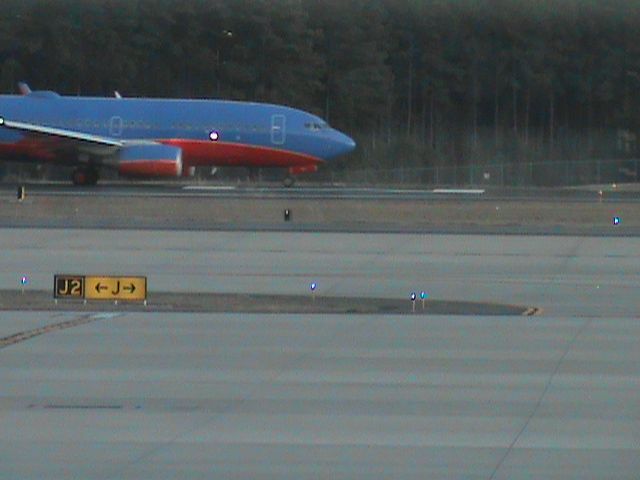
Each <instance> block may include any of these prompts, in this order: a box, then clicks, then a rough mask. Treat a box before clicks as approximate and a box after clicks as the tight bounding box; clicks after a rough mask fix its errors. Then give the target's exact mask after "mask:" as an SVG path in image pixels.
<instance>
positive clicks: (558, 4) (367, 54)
mask: <svg viewBox="0 0 640 480" xmlns="http://www.w3.org/2000/svg"><path fill="white" fill-rule="evenodd" d="M20 80H27V81H28V82H29V83H30V84H31V85H32V87H35V88H43V89H52V90H57V91H59V92H61V93H65V94H73V95H75V94H79V95H111V94H112V93H113V91H114V90H118V91H120V92H121V93H122V94H124V95H129V96H184V97H212V98H230V99H242V100H256V101H268V102H277V103H284V104H289V105H292V106H296V107H298V108H302V109H306V110H309V111H313V112H315V113H318V114H320V115H321V116H323V117H325V118H326V119H327V120H328V121H329V122H330V123H331V124H333V125H334V126H336V127H337V128H340V129H342V130H345V131H347V132H348V133H350V134H351V135H353V136H355V137H356V138H357V139H358V141H359V145H360V148H359V150H358V153H357V154H356V155H355V157H354V158H352V159H350V160H349V161H348V162H345V163H348V164H349V165H352V166H353V165H355V166H360V165H363V164H364V163H365V162H366V163H367V165H370V166H373V167H377V168H393V167H396V166H400V165H402V166H431V165H453V164H455V165H467V164H477V163H490V162H504V161H506V162H524V161H546V160H558V159H560V160H561V159H588V158H608V157H612V156H624V155H634V154H635V151H636V146H635V134H636V133H637V132H638V131H639V130H640V100H639V99H640V95H639V94H638V93H639V92H640V2H638V1H631V0H629V1H619V2H616V1H613V2H612V1H608V2H602V1H599V0H555V1H552V0H535V1H534V0H531V1H527V2H522V1H515V0H514V1H500V0H475V1H471V0H457V1H454V0H348V1H345V0H277V1H267V0H219V1H216V0H181V1H177V0H101V1H98V0H87V1H80V0H33V1H30V0H3V2H2V8H1V9H0V90H1V91H2V92H5V93H9V92H15V84H16V82H17V81H20Z"/></svg>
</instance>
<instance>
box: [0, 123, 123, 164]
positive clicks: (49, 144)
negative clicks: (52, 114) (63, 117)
mask: <svg viewBox="0 0 640 480" xmlns="http://www.w3.org/2000/svg"><path fill="white" fill-rule="evenodd" d="M0 127H4V128H9V129H12V130H18V131H21V132H24V133H26V134H27V135H28V136H29V137H31V138H32V139H33V140H36V141H39V142H38V143H42V145H39V146H40V147H44V148H46V149H48V150H51V151H54V152H59V151H69V150H75V151H78V152H80V153H90V154H93V155H101V154H102V155H110V154H113V152H114V151H115V150H117V149H118V148H119V147H122V146H123V145H124V143H123V142H122V141H120V140H116V139H113V138H109V137H103V136H100V135H92V134H90V133H82V132H77V131H74V130H67V129H62V128H55V127H46V126H43V125H35V124H32V123H24V122H15V121H13V120H8V119H6V118H4V117H0Z"/></svg>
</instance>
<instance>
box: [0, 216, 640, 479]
mask: <svg viewBox="0 0 640 480" xmlns="http://www.w3.org/2000/svg"><path fill="white" fill-rule="evenodd" d="M0 238H1V239H2V245H3V255H2V256H0V288H3V289H15V288H17V282H18V281H19V278H20V276H21V275H23V274H26V275H28V276H29V280H30V283H29V285H28V286H27V288H33V289H37V290H41V289H46V288H51V287H52V284H53V274H54V273H87V274H88V273H92V274H97V273H104V274H119V273H127V274H136V273H137V274H146V275H148V276H149V288H150V289H152V290H153V289H156V290H158V291H175V292H180V291H183V292H191V291H193V292H198V291H200V292H236V293H237V292H246V291H253V292H256V293H286V294H305V293H306V291H307V288H308V284H309V282H310V281H317V282H318V294H320V295H338V296H339V295H349V296H367V295H368V296H372V297H373V296H376V297H386V298H407V296H408V293H409V292H411V291H416V290H418V291H419V290H420V289H422V288H424V289H425V290H427V291H428V292H429V294H430V296H431V297H432V298H436V299H447V300H466V301H490V302H498V303H517V304H526V305H532V306H538V307H541V308H542V309H543V313H542V315H539V316H534V317H523V316H501V317H487V316H453V315H448V316H439V315H420V314H416V315H357V316H351V315H300V314H287V315H283V314H231V313H198V314H195V313H188V314H187V313H181V312H173V313H171V312H162V313H151V312H150V313H141V312H127V311H126V308H124V307H123V310H122V311H121V312H110V313H108V314H101V313H100V312H96V315H98V316H97V317H95V318H92V319H91V320H92V321H91V322H90V323H85V324H82V325H79V326H76V327H72V328H67V329H65V330H54V331H51V332H50V333H44V334H42V335H40V336H38V337H34V338H31V339H29V340H25V341H21V342H19V343H16V344H13V345H9V346H7V347H5V348H2V349H0V385H2V388H1V389H0V423H1V424H2V425H3V428H2V429H1V430H0V478H34V479H35V478H39V479H40V478H51V479H53V478H84V477H87V478H103V479H106V478H114V479H115V478H118V479H120V478H125V479H142V478H177V477H179V478H229V479H231V478H233V479H238V478H247V479H249V478H251V479H254V478H257V479H272V478H273V479H275V478H278V479H280V478H285V479H287V478H290V479H294V478H295V479H299V478H303V479H318V478H331V479H334V478H335V479H351V478H356V479H358V478H361V479H365V478H366V479H370V478H374V479H377V478H380V479H382V478H385V479H386V478H400V479H404V478H408V479H412V478H415V479H418V478H419V479H423V478H430V479H460V478H464V479H476V478H477V479H514V478H515V479H519V478H522V479H534V478H558V479H572V478H575V479H602V478H616V479H635V478H637V472H638V471H640V435H639V434H638V432H639V431H640V402H638V394H639V392H640V348H638V347H639V346H640V323H639V322H638V313H637V312H638V300H637V298H638V295H637V289H638V285H640V277H639V274H638V272H639V271H640V268H639V267H640V257H639V256H638V254H637V252H639V251H640V238H635V237H625V238H613V237H598V238H591V237H586V236H580V237H570V236H563V237H554V236H542V237H535V236H516V235H510V236H482V235H477V236H476V235H464V236H457V235H408V234H407V235H390V234H377V235H371V234H368V235H367V234H331V233H287V232H280V233H276V232H272V233H268V232H262V233H255V232H251V233H249V232H211V231H209V232H194V231H191V232H179V231H169V232H168V231H145V232H140V231H134V230H127V231H111V230H55V229H42V230H39V229H26V230H21V229H5V230H0ZM97 310H99V308H97ZM80 315H87V313H77V312H60V311H56V312H50V313H49V312H31V311H29V312H26V311H22V312H18V311H9V312H2V313H0V335H2V336H7V335H10V334H13V333H18V332H20V331H25V330H28V329H32V328H35V327H37V326H41V325H46V324H55V323H59V322H68V321H70V320H74V319H76V318H77V317H78V316H80Z"/></svg>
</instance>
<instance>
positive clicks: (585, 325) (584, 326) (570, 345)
mask: <svg viewBox="0 0 640 480" xmlns="http://www.w3.org/2000/svg"><path fill="white" fill-rule="evenodd" d="M592 322H593V319H590V320H586V321H585V322H584V323H583V324H582V325H581V326H580V328H578V331H577V332H576V333H575V335H574V336H573V338H572V339H571V340H570V341H569V342H568V343H567V346H566V347H565V350H564V352H563V353H562V356H561V357H560V359H559V360H558V361H557V362H556V365H555V367H554V369H553V371H552V372H551V375H550V376H549V378H548V380H547V383H546V385H545V386H544V389H543V390H542V393H541V394H540V396H539V397H538V400H537V401H536V404H535V406H534V407H533V410H532V411H531V413H530V414H529V416H528V417H527V420H526V421H525V422H524V425H523V426H522V428H521V429H520V430H519V431H518V433H517V435H516V436H515V438H514V439H513V441H512V442H511V444H510V445H509V447H508V448H507V451H506V452H505V454H504V455H503V456H502V458H500V461H499V462H498V464H497V465H496V468H495V469H494V470H493V472H492V473H491V476H490V477H489V480H494V479H495V477H496V474H497V473H498V471H499V470H500V467H502V465H503V464H504V462H505V460H506V459H507V457H508V456H509V454H510V453H511V451H512V450H513V448H514V447H515V445H516V443H518V440H520V437H521V436H522V434H523V433H524V432H525V430H526V429H527V427H528V426H529V423H530V422H531V420H532V419H533V417H535V415H536V413H538V409H539V408H540V405H542V401H543V400H544V397H545V396H546V395H547V392H548V391H549V388H550V387H551V383H552V382H553V378H554V377H555V376H556V374H557V373H558V371H559V370H560V365H561V364H562V362H563V361H564V359H565V358H566V357H567V355H568V354H569V352H570V351H571V349H572V348H573V345H574V344H575V343H576V341H577V340H578V337H579V336H580V335H582V333H583V332H584V331H585V330H586V329H587V328H588V327H589V326H590V325H591V323H592Z"/></svg>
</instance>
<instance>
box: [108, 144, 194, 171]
mask: <svg viewBox="0 0 640 480" xmlns="http://www.w3.org/2000/svg"><path fill="white" fill-rule="evenodd" d="M117 160H118V173H119V174H120V175H123V176H144V177H179V176H180V175H181V174H182V150H181V149H180V148H178V147H172V146H169V145H161V144H148V145H125V146H124V147H122V148H121V149H120V151H119V152H118V154H117Z"/></svg>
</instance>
